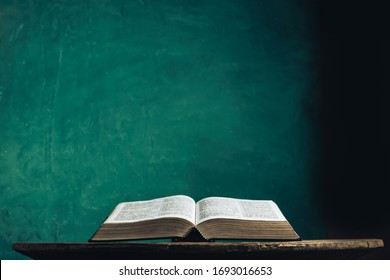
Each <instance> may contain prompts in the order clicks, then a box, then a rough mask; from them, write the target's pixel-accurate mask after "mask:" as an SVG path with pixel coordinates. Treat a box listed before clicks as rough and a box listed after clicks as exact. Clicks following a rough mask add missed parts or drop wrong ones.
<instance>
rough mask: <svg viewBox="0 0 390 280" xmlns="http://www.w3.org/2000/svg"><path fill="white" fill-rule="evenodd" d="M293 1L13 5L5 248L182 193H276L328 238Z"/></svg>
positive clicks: (4, 138) (0, 51)
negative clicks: (123, 205)
mask: <svg viewBox="0 0 390 280" xmlns="http://www.w3.org/2000/svg"><path fill="white" fill-rule="evenodd" d="M294 3H296V1H242V0H241V1H240V0H231V1H216V0H215V1H202V0H196V1H183V0H176V1H157V0H156V1H152V0H127V1H126V0H123V1H121V0H118V1H115V0H112V1H109V0H105V1H98V0H90V1H76V0H74V1H34V0H31V1H17V0H15V1H4V0H1V1H0V23H1V24H0V257H1V258H2V259H9V258H23V257H22V256H21V255H18V254H16V253H13V252H12V250H11V248H10V246H11V244H12V242H23V241H26V242H27V241H29V242H33V241H36V242H49V241H53V242H55V241H81V242H82V241H86V240H88V238H89V237H90V236H91V235H92V234H93V232H94V231H95V230H96V229H97V227H98V226H99V224H100V223H101V222H102V220H103V219H104V218H105V217H106V215H107V214H108V213H109V212H110V211H111V210H112V208H113V207H114V206H115V205H116V204H117V203H119V202H121V201H130V200H141V199H151V198H155V197H160V196H166V195H173V194H187V195H190V196H192V197H193V198H194V199H196V200H198V199H200V198H203V197H206V196H231V197H241V198H253V199H272V200H274V201H276V202H277V203H278V204H279V206H280V207H281V209H282V211H283V212H284V213H285V215H286V217H287V218H288V219H289V220H290V222H291V223H292V225H293V226H294V227H295V228H296V230H297V231H298V232H299V233H300V235H301V236H302V238H304V239H310V238H322V237H324V233H325V230H324V222H323V220H322V218H321V214H320V213H321V211H320V209H318V207H316V198H315V180H314V179H313V177H314V174H315V172H316V167H317V166H318V153H317V152H318V147H317V146H318V145H317V139H316V131H315V127H314V125H313V121H312V118H313V110H315V105H316V102H317V101H316V96H315V87H316V86H315V80H316V73H315V67H314V66H315V64H316V54H315V51H314V49H315V48H314V43H313V40H312V37H311V33H310V21H309V16H308V13H307V7H302V6H299V5H296V4H294ZM313 108H314V109H313Z"/></svg>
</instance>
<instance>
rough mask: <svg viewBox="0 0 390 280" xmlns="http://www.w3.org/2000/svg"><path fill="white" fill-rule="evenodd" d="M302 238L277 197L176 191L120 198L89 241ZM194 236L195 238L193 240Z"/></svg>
mask: <svg viewBox="0 0 390 280" xmlns="http://www.w3.org/2000/svg"><path fill="white" fill-rule="evenodd" d="M190 236H191V237H192V238H193V237H194V236H195V237H196V236H198V237H199V238H195V239H191V241H193V240H196V241H213V240H218V239H225V240H226V239H240V240H241V239H243V240H248V239H250V240H263V239H264V240H300V237H299V235H298V234H297V233H296V232H295V230H294V229H293V227H292V226H291V225H290V223H289V222H288V221H287V219H286V218H285V217H284V215H283V214H282V212H281V210H280V209H279V207H278V206H277V205H276V203H275V202H273V201H272V200H248V199H236V198H227V197H207V198H204V199H202V200H200V201H198V202H195V201H194V200H193V199H192V198H191V197H189V196H185V195H175V196H168V197H162V198H157V199H152V200H145V201H134V202H123V203H119V204H118V205H117V206H116V207H115V209H114V210H113V211H112V212H111V214H110V215H109V216H108V217H107V218H106V220H105V221H104V222H103V223H102V224H101V225H100V227H99V228H98V230H97V231H96V232H95V234H94V235H93V236H92V237H91V238H90V240H89V241H124V240H142V239H163V238H171V239H173V240H180V241H186V238H188V237H190ZM187 241H189V240H187Z"/></svg>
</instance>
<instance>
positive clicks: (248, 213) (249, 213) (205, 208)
mask: <svg viewBox="0 0 390 280" xmlns="http://www.w3.org/2000/svg"><path fill="white" fill-rule="evenodd" d="M218 218H220V219H242V220H264V221H286V218H285V217H284V216H283V214H282V212H281V211H280V209H279V207H278V206H277V205H276V204H275V202H273V201H272V200H248V199H236V198H225V197H208V198H205V199H202V200H200V201H199V202H198V203H197V204H196V224H199V223H201V222H204V221H207V220H210V219H218Z"/></svg>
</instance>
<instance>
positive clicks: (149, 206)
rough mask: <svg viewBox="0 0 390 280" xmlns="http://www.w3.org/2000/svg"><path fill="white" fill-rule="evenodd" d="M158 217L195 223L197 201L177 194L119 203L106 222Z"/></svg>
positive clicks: (127, 221) (129, 221)
mask: <svg viewBox="0 0 390 280" xmlns="http://www.w3.org/2000/svg"><path fill="white" fill-rule="evenodd" d="M158 218H182V219H186V220H188V221H190V222H191V223H195V201H194V200H193V199H192V198H190V197H188V196H185V195H175V196H168V197H162V198H156V199H152V200H145V201H134V202H123V203H120V204H118V206H117V207H116V208H115V209H114V211H113V212H112V213H111V215H110V216H109V217H108V218H107V219H106V221H105V222H104V223H131V222H138V221H145V220H152V219H158Z"/></svg>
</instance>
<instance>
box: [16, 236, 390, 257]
mask: <svg viewBox="0 0 390 280" xmlns="http://www.w3.org/2000/svg"><path fill="white" fill-rule="evenodd" d="M382 247H384V243H383V240H381V239H331V240H305V241H284V242H164V243H146V242H143V243H140V242H116V243H114V242H99V243H14V244H13V249H14V250H15V251H17V252H19V253H21V254H24V255H26V256H28V257H31V258H33V259H357V258H364V256H365V255H367V254H368V253H370V252H372V251H374V250H380V248H382Z"/></svg>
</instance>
